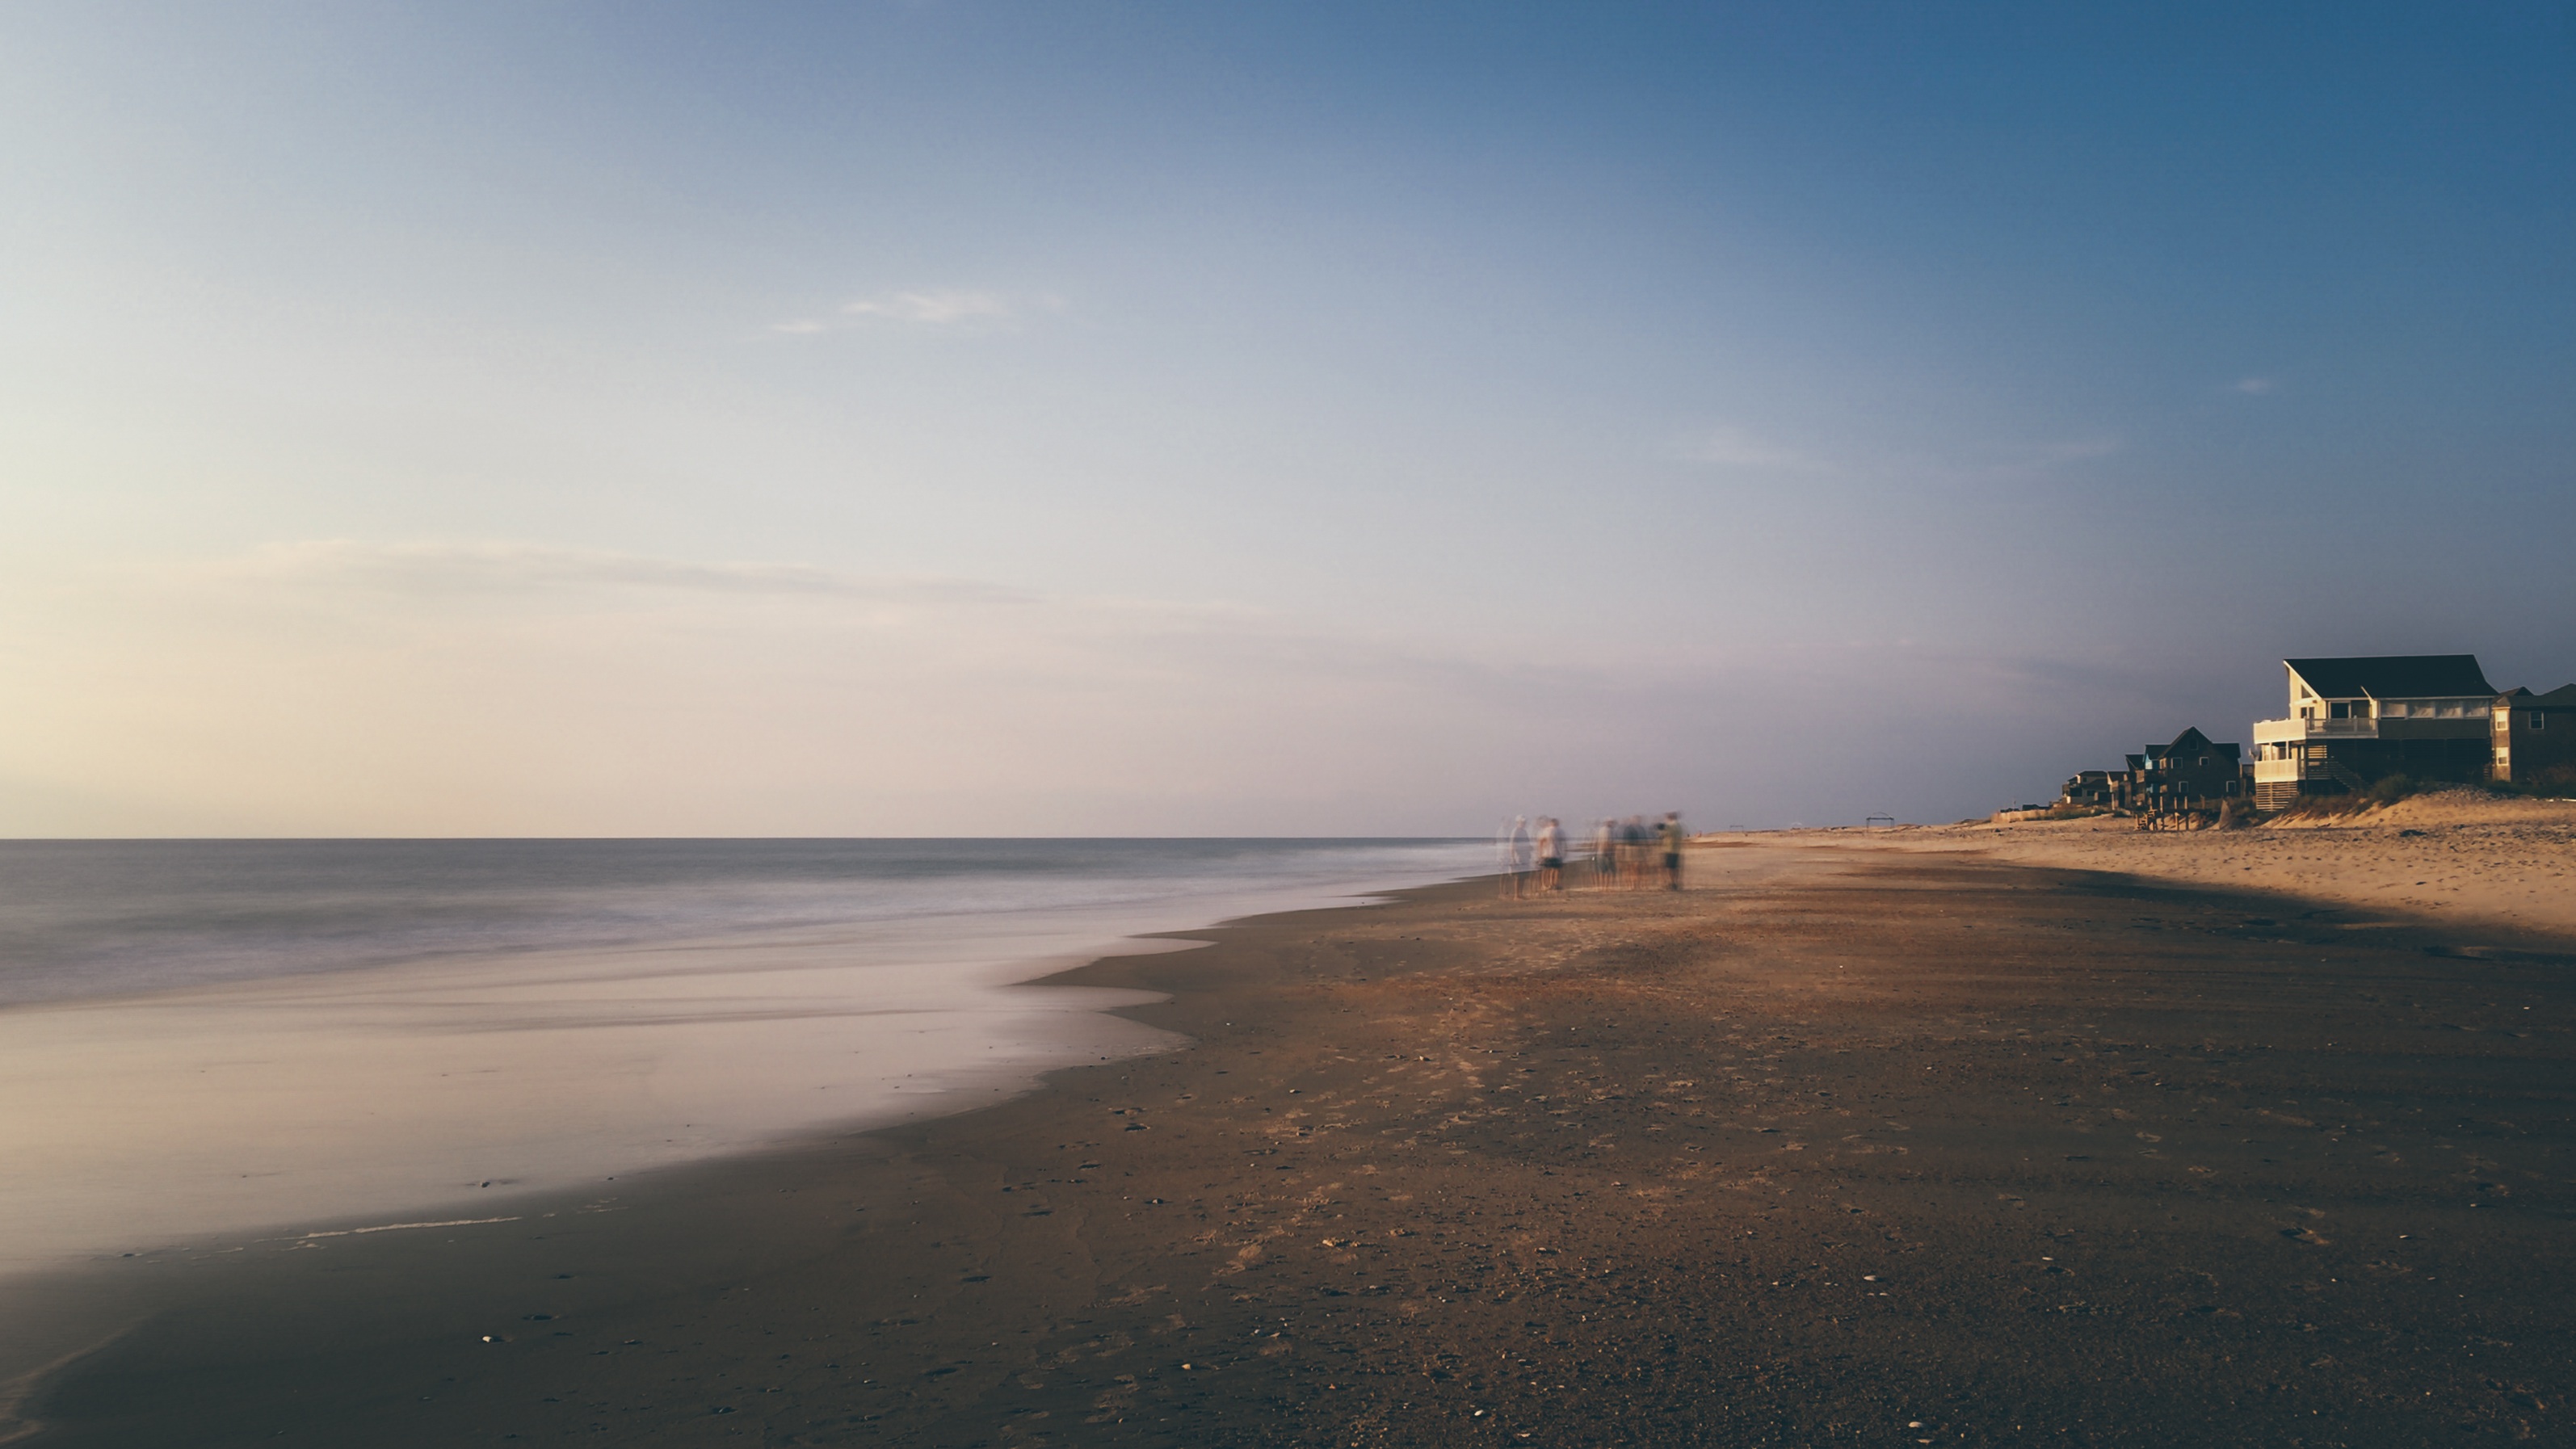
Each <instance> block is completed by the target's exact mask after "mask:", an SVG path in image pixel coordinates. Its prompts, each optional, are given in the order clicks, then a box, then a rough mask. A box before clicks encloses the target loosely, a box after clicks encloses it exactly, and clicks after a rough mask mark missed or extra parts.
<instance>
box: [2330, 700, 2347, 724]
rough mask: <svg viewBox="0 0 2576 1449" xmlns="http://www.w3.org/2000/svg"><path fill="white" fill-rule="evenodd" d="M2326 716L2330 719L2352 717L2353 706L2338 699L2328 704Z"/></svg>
mask: <svg viewBox="0 0 2576 1449" xmlns="http://www.w3.org/2000/svg"><path fill="white" fill-rule="evenodd" d="M2326 717H2327V718H2328V719H2350V718H2352V706H2351V705H2349V704H2346V703H2344V702H2343V701H2342V700H2339V699H2338V700H2336V701H2335V702H2334V703H2332V704H2330V705H2327V706H2326Z"/></svg>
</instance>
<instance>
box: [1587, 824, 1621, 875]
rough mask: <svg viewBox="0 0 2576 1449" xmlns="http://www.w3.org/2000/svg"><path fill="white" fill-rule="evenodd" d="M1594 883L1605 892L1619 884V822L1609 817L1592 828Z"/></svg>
mask: <svg viewBox="0 0 2576 1449" xmlns="http://www.w3.org/2000/svg"><path fill="white" fill-rule="evenodd" d="M1592 881H1593V884H1595V885H1598V886H1599V887H1601V888H1602V889H1603V890H1605V891H1606V890H1608V889H1610V888H1611V887H1612V886H1615V885H1617V884H1618V883H1619V822H1618V821H1616V820H1613V819H1611V818H1610V817H1609V816H1607V815H1604V816H1602V817H1601V818H1600V820H1598V821H1597V822H1595V823H1594V824H1593V827H1592Z"/></svg>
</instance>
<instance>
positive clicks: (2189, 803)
mask: <svg viewBox="0 0 2576 1449" xmlns="http://www.w3.org/2000/svg"><path fill="white" fill-rule="evenodd" d="M2243 754H2244V747H2243V746H2241V745H2220V744H2212V743H2210V739H2209V736H2207V735H2205V734H2202V733H2201V732H2200V731H2199V730H2197V729H2187V730H2184V731H2183V732H2182V733H2181V734H2178V735H2176V736H2174V737H2173V743H2171V744H2167V745H2149V746H2147V748H2146V750H2145V751H2144V752H2143V753H2140V754H2135V755H2131V756H2129V779H2128V791H2127V793H2128V799H2127V801H2126V803H2127V804H2128V805H2129V806H2130V808H2132V809H2137V810H2146V811H2150V812H2162V811H2166V810H2196V809H2200V808H2203V807H2205V806H2209V805H2215V804H2218V803H2219V802H2221V801H2223V800H2226V799H2228V798H2230V797H2231V796H2235V795H2238V794H2241V793H2242V792H2243V790H2244V788H2245V787H2244V783H2243V781H2244V773H2245V772H2244V770H2243V768H2242V765H2241V760H2240V757H2241V756H2242V755H2243Z"/></svg>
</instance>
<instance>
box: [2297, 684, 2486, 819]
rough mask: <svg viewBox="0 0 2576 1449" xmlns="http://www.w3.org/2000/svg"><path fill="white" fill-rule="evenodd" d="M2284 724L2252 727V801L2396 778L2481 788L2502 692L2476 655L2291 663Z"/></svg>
mask: <svg viewBox="0 0 2576 1449" xmlns="http://www.w3.org/2000/svg"><path fill="white" fill-rule="evenodd" d="M2281 666H2282V668H2283V669H2285V670H2287V671H2288V673H2289V677H2290V712H2289V714H2288V716H2287V717H2286V718H2282V719H2267V720H2257V721H2256V722H2255V724H2254V803H2255V804H2256V805H2258V806H2260V807H2262V808H2263V809H2265V810H2278V809H2280V808H2282V807H2283V806H2285V805H2288V804H2290V803H2292V802H2293V801H2295V800H2297V799H2298V798H2299V797H2300V796H2302V795H2341V794H2348V793H2353V792H2357V791H2360V790H2363V789H2366V788H2368V787H2369V785H2370V784H2371V783H2372V782H2374V781H2377V780H2380V779H2383V778H2385V777H2387V776H2390V775H2406V776H2409V777H2411V778H2413V779H2417V780H2459V781H2474V780H2484V779H2487V778H2489V776H2490V775H2491V774H2492V772H2493V769H2494V744H2493V742H2492V738H2491V736H2492V734H2493V724H2492V720H2491V716H2492V714H2493V712H2494V707H2495V702H2496V695H2497V691H2496V687H2495V686H2494V685H2492V684H2489V683H2487V677H2486V672H2485V671H2484V670H2482V669H2480V668H2479V667H2478V659H2477V656H2476V655H2474V654H2392V655H2377V656H2372V657H2368V658H2358V659H2285V660H2282V661H2281Z"/></svg>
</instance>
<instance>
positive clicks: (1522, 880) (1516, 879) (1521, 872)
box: [1499, 815, 1530, 900]
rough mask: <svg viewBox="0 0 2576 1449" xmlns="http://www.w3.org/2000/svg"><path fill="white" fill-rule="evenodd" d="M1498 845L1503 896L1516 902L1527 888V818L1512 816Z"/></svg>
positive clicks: (1528, 857)
mask: <svg viewBox="0 0 2576 1449" xmlns="http://www.w3.org/2000/svg"><path fill="white" fill-rule="evenodd" d="M1499 843H1500V844H1501V846H1502V850H1501V852H1500V853H1501V855H1502V867H1503V894H1504V895H1507V896H1509V897H1511V898H1512V899H1514V900H1518V899H1520V896H1521V893H1522V892H1523V891H1525V890H1527V889H1528V888H1529V868H1530V834H1529V817H1528V816H1526V815H1515V816H1513V817H1512V823H1511V824H1510V825H1509V826H1507V827H1505V828H1504V830H1503V838H1502V840H1501V841H1500V842H1499Z"/></svg>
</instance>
